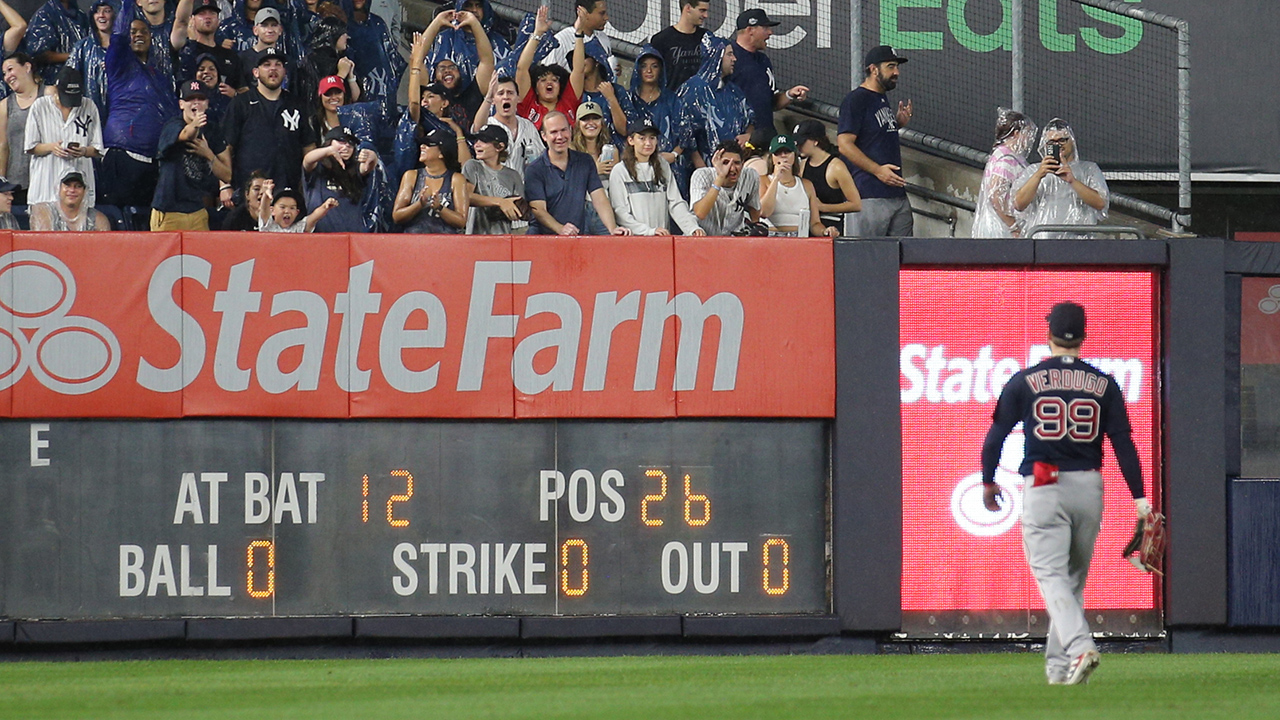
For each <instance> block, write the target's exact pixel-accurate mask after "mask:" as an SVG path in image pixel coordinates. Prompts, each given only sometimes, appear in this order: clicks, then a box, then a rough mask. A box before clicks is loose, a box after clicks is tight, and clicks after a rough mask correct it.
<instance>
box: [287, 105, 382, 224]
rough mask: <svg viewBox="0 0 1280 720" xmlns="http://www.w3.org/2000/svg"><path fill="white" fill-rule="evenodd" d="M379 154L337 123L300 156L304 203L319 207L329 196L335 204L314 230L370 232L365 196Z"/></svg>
mask: <svg viewBox="0 0 1280 720" xmlns="http://www.w3.org/2000/svg"><path fill="white" fill-rule="evenodd" d="M377 165H378V154H377V153H376V152H374V151H373V150H370V149H369V148H361V147H360V139H359V138H357V137H356V135H355V133H353V132H351V129H350V128H345V127H336V128H333V129H332V130H330V131H329V132H327V133H325V136H324V143H323V145H322V146H321V147H318V148H316V149H315V150H312V151H311V152H309V153H307V156H306V157H304V158H303V159H302V171H303V172H304V173H305V174H306V179H305V181H304V185H303V190H304V193H305V195H306V200H307V205H309V206H311V207H319V206H320V205H322V204H323V203H324V202H325V201H327V200H328V199H329V198H333V199H334V200H336V201H337V203H338V204H337V205H336V206H335V207H334V208H333V209H332V210H330V211H329V213H328V214H327V215H325V216H324V219H323V220H320V221H319V222H317V223H316V225H315V227H314V228H313V229H314V230H315V231H316V232H351V233H362V232H370V231H371V230H372V228H370V227H369V226H368V225H367V224H366V222H365V217H364V205H363V203H364V199H365V197H366V195H367V194H368V193H369V183H370V181H371V175H370V174H371V173H372V172H373V169H374V168H375V167H377Z"/></svg>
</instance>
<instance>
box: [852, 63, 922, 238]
mask: <svg viewBox="0 0 1280 720" xmlns="http://www.w3.org/2000/svg"><path fill="white" fill-rule="evenodd" d="M906 61H907V59H906V58H904V57H902V56H901V55H900V54H899V53H898V51H897V50H894V49H893V48H892V47H889V46H888V45H880V46H877V47H874V48H871V50H870V51H869V52H868V53H867V56H866V59H865V60H864V61H863V63H862V66H863V68H864V69H865V70H866V73H867V77H866V79H865V80H863V81H862V84H861V85H859V86H858V87H856V88H854V89H853V92H850V93H849V94H848V95H846V96H845V98H844V102H843V103H841V105H840V124H839V125H838V126H837V129H836V132H837V133H838V135H837V137H836V140H837V142H838V144H839V147H840V155H841V156H843V157H844V159H845V161H846V162H848V163H849V166H850V169H852V170H853V182H854V184H855V185H857V186H858V193H859V194H861V195H862V211H861V212H858V213H849V215H848V217H847V218H846V219H845V225H844V227H845V231H846V232H847V233H848V234H849V235H850V236H852V237H910V236H911V235H912V231H913V227H914V224H913V221H912V217H911V203H910V202H908V201H907V191H906V185H907V181H906V180H904V179H903V178H902V174H901V172H902V147H901V146H900V145H899V144H898V130H899V128H901V127H903V126H904V125H906V124H907V123H908V122H909V121H910V120H911V110H912V108H911V101H910V100H908V101H907V102H899V103H898V110H897V112H894V111H893V109H892V108H891V107H889V99H888V98H887V97H885V93H887V92H889V91H890V90H892V89H894V88H895V87H897V86H898V72H899V66H900V65H902V64H903V63H905V62H906Z"/></svg>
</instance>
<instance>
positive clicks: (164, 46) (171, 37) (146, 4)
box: [121, 0, 191, 98]
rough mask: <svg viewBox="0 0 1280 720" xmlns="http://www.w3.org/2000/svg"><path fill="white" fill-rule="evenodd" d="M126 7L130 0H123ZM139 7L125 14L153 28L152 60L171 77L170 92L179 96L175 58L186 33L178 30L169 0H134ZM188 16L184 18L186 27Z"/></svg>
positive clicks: (188, 7) (187, 10) (188, 10)
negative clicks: (141, 20) (139, 18)
mask: <svg viewBox="0 0 1280 720" xmlns="http://www.w3.org/2000/svg"><path fill="white" fill-rule="evenodd" d="M121 1H122V3H123V6H124V7H125V8H128V7H129V0H121ZM134 1H135V3H136V5H137V7H136V9H135V11H134V12H135V13H137V15H134V13H130V12H124V11H122V12H124V14H125V15H130V16H137V17H141V18H142V19H144V20H146V21H147V25H149V26H150V29H151V62H152V64H154V65H155V66H156V67H157V68H160V70H161V71H162V72H163V73H164V74H165V75H166V76H167V77H168V78H169V79H170V87H169V94H171V95H173V96H174V97H175V98H176V97H177V96H178V82H177V76H176V75H174V70H175V69H176V68H175V66H174V58H175V57H176V56H177V54H178V51H179V50H180V49H181V46H180V45H179V44H178V40H179V38H186V33H185V32H183V33H181V34H179V33H178V32H177V28H176V23H174V20H175V16H174V15H173V14H172V13H170V12H169V9H170V5H169V4H168V0H134ZM190 7H191V6H190V5H187V6H186V8H187V9H186V12H190ZM188 19H190V16H189V15H188V16H187V18H184V20H183V26H184V28H185V26H186V24H187V20H188Z"/></svg>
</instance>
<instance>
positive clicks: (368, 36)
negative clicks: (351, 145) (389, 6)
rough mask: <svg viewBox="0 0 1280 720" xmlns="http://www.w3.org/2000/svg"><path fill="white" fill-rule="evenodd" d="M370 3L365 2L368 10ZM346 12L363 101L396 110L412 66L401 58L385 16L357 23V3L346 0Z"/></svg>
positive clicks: (371, 15) (371, 16)
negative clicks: (403, 81) (399, 92)
mask: <svg viewBox="0 0 1280 720" xmlns="http://www.w3.org/2000/svg"><path fill="white" fill-rule="evenodd" d="M370 4H371V3H370V0H364V7H365V9H366V10H368V9H369V6H370ZM342 9H343V11H345V12H346V13H347V57H349V58H351V60H352V61H353V62H355V64H356V74H357V75H359V77H360V92H361V94H360V100H361V101H363V102H377V103H382V105H383V106H384V107H386V109H387V110H388V112H391V111H394V110H395V105H396V92H397V91H398V90H399V88H400V78H401V76H403V75H404V71H405V68H407V67H408V66H409V63H408V62H406V61H405V59H404V58H402V57H400V51H399V48H398V47H397V46H396V41H395V39H394V38H392V37H391V30H390V29H388V28H387V23H386V22H385V21H384V20H383V19H382V18H381V17H378V16H377V15H375V14H374V13H372V12H370V13H369V14H368V16H367V17H366V18H365V19H364V20H363V21H361V20H357V19H356V9H355V3H354V2H353V0H342Z"/></svg>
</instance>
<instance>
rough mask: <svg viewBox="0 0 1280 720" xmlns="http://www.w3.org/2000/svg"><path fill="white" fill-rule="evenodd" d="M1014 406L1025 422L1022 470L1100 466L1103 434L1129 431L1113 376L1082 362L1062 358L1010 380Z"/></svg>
mask: <svg viewBox="0 0 1280 720" xmlns="http://www.w3.org/2000/svg"><path fill="white" fill-rule="evenodd" d="M1009 385H1010V387H1009V388H1008V389H1009V390H1012V391H1013V395H1012V396H1011V397H1010V399H1011V400H1014V403H1013V404H1014V407H1013V408H1006V407H1003V406H1004V405H1005V402H1004V400H1005V398H1004V396H1003V394H1002V398H1001V400H1002V402H1001V406H1002V407H999V408H997V413H1000V412H1010V411H1013V412H1016V413H1017V414H1018V416H1019V419H1021V420H1022V427H1023V432H1024V434H1025V436H1026V451H1025V454H1024V459H1023V463H1022V468H1021V472H1022V473H1023V474H1024V475H1026V474H1029V473H1030V471H1031V467H1032V464H1033V463H1035V462H1036V461H1042V462H1047V463H1052V464H1054V465H1056V466H1058V468H1059V469H1061V470H1094V469H1098V468H1101V467H1102V436H1103V435H1104V434H1113V435H1114V433H1115V432H1117V431H1121V430H1123V432H1124V433H1125V434H1126V435H1127V434H1128V432H1129V419H1128V414H1127V413H1126V412H1125V409H1124V399H1123V396H1122V395H1121V393H1120V390H1119V387H1118V386H1117V385H1116V381H1115V378H1113V377H1112V376H1110V375H1108V374H1107V373H1104V372H1102V371H1101V370H1099V369H1098V368H1096V367H1094V366H1092V365H1090V364H1089V363H1087V362H1085V361H1083V360H1080V359H1079V358H1076V357H1072V356H1070V355H1059V356H1055V357H1051V358H1048V359H1046V360H1044V361H1043V362H1041V363H1038V364H1036V365H1034V366H1032V367H1029V368H1027V369H1026V370H1023V371H1022V372H1020V373H1018V374H1016V375H1014V376H1013V378H1011V379H1010V380H1009Z"/></svg>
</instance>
